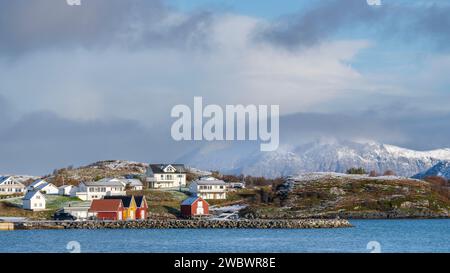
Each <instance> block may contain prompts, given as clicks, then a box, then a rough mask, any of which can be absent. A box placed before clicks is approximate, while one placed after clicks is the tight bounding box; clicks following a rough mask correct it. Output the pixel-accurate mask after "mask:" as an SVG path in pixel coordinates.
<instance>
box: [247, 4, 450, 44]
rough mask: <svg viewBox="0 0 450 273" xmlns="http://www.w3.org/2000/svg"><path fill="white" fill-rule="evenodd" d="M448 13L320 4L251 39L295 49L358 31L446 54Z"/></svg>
mask: <svg viewBox="0 0 450 273" xmlns="http://www.w3.org/2000/svg"><path fill="white" fill-rule="evenodd" d="M449 13H450V6H449V5H446V4H436V3H431V4H430V3H426V4H421V3H413V2H412V1H408V2H407V4H397V3H390V2H388V1H383V5H382V6H370V5H368V4H367V2H366V1H364V0H346V1H339V0H332V1H323V2H320V4H317V5H314V6H313V7H311V8H310V9H308V10H306V11H304V10H302V11H300V12H298V13H294V14H292V15H289V16H283V17H281V18H280V19H278V20H275V21H274V22H271V23H269V24H263V25H261V26H260V29H259V30H258V31H257V32H256V33H255V35H254V36H255V38H256V39H257V40H259V41H268V42H270V43H273V44H276V45H280V46H283V47H286V48H290V49H295V48H307V47H311V46H314V45H317V44H320V43H322V42H324V41H329V40H330V39H332V38H333V37H334V36H335V35H337V34H339V33H341V34H342V32H344V33H345V31H346V30H359V31H363V32H366V35H372V36H373V34H375V35H378V37H380V36H381V37H383V38H392V39H404V40H407V41H408V42H424V41H428V42H431V43H432V45H433V46H435V47H436V48H437V49H441V50H448V49H449V46H448V44H449V41H450V33H449V31H448V29H449V27H450V17H449V16H448V14H449Z"/></svg>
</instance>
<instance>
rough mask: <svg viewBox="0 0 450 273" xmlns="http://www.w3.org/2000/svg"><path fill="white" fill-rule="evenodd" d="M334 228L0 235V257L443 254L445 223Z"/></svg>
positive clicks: (449, 248) (448, 223)
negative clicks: (20, 254) (127, 254)
mask: <svg viewBox="0 0 450 273" xmlns="http://www.w3.org/2000/svg"><path fill="white" fill-rule="evenodd" d="M351 223H352V224H353V225H354V227H352V228H334V229H100V230H81V229H75V230H15V231H0V252H1V253H122V252H127V253H130V252H140V253H248V252H250V253H370V252H372V253H373V252H376V253H411V252H412V253H417V252H418V253H448V252H450V219H439V220H438V219H437V220H351Z"/></svg>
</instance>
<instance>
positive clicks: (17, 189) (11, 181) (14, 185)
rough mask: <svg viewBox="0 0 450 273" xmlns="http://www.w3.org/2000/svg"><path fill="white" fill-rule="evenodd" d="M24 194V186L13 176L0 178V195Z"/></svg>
mask: <svg viewBox="0 0 450 273" xmlns="http://www.w3.org/2000/svg"><path fill="white" fill-rule="evenodd" d="M24 192H25V185H24V184H22V183H20V182H19V181H17V180H16V179H15V178H14V177H13V176H2V177H0V195H8V194H20V193H24Z"/></svg>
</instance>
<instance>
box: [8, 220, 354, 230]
mask: <svg viewBox="0 0 450 273" xmlns="http://www.w3.org/2000/svg"><path fill="white" fill-rule="evenodd" d="M350 227H353V225H352V224H350V222H349V221H348V220H346V219H297V220H277V219H272V220H261V219H258V220H236V221H231V220H230V221H211V220H145V221H84V222H81V221H80V222H76V221H75V222H68V221H66V222H65V221H60V222H58V221H34V222H31V221H30V222H19V223H14V229H15V230H37V229H321V228H323V229H325V228H350Z"/></svg>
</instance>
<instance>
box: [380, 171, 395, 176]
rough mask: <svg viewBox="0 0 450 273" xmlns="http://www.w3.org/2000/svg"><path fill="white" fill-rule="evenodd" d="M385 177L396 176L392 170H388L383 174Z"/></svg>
mask: <svg viewBox="0 0 450 273" xmlns="http://www.w3.org/2000/svg"><path fill="white" fill-rule="evenodd" d="M383 175H384V176H395V172H394V171H392V170H387V171H385V172H384V174H383Z"/></svg>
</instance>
